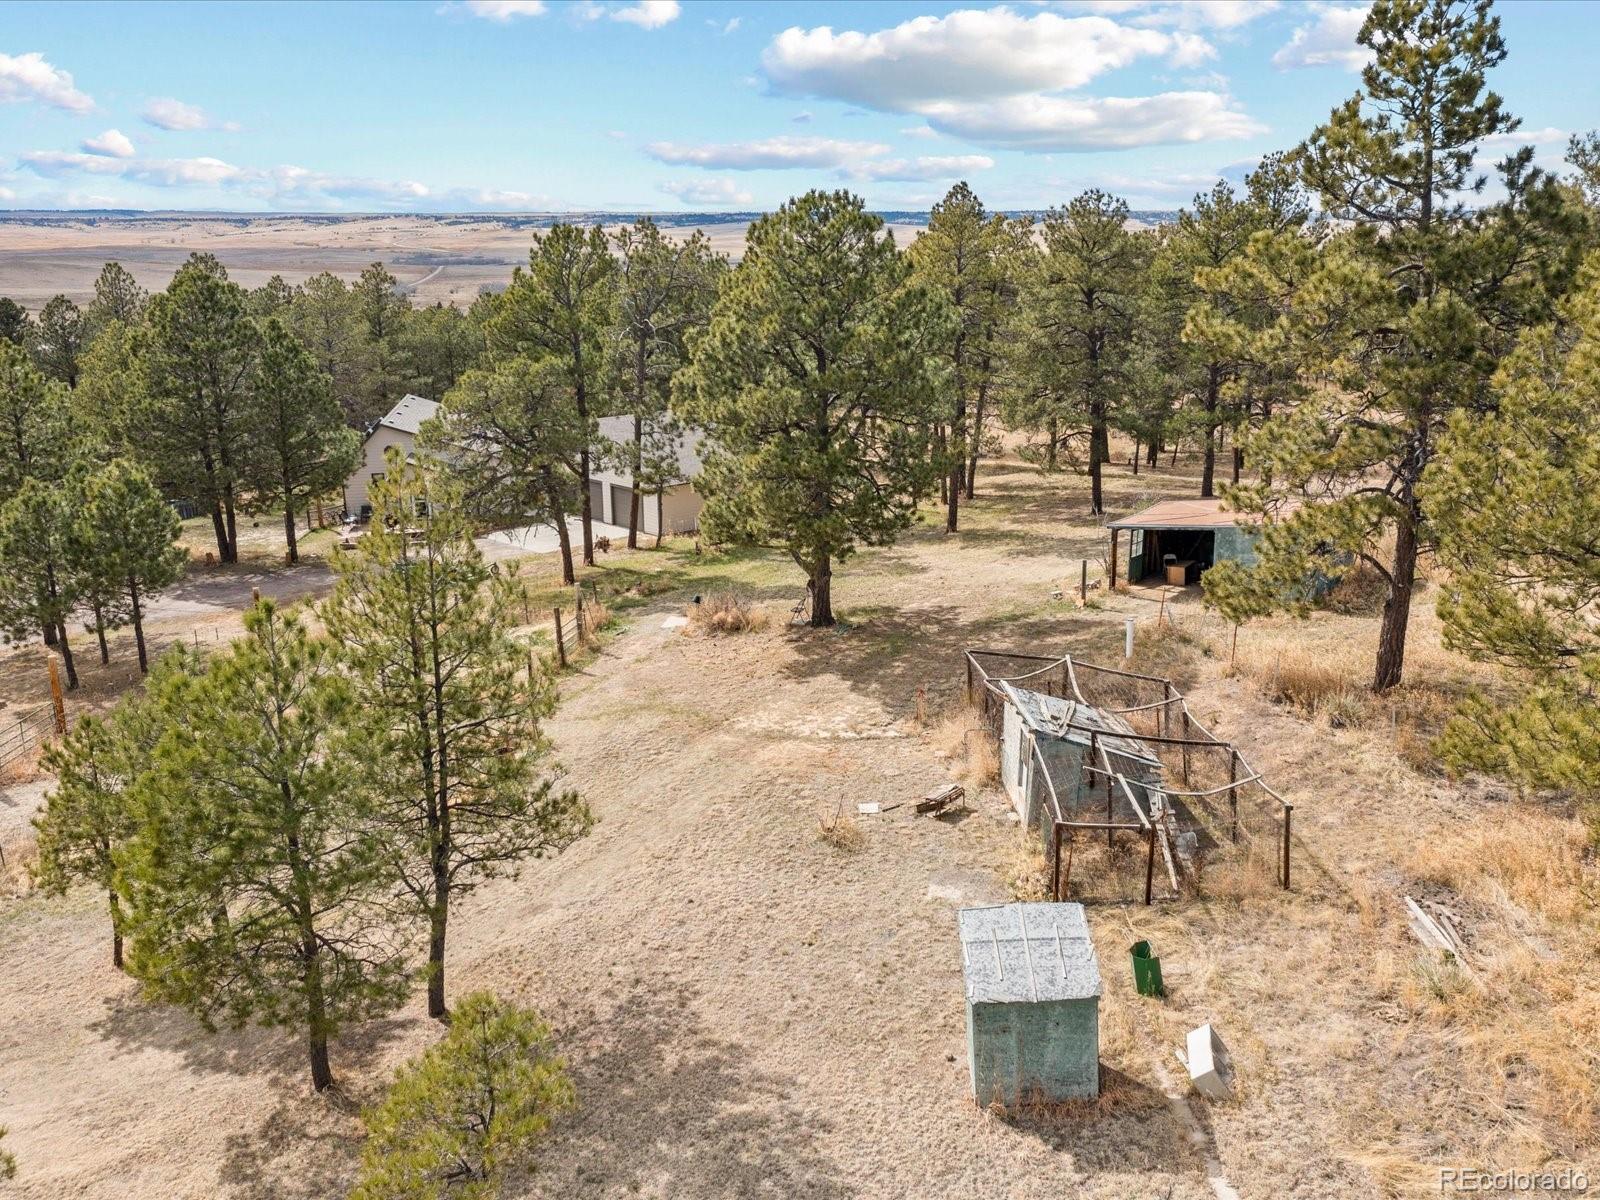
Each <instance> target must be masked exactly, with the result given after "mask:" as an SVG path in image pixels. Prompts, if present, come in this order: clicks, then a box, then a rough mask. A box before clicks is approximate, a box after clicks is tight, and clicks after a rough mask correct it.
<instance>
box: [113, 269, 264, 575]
mask: <svg viewBox="0 0 1600 1200" xmlns="http://www.w3.org/2000/svg"><path fill="white" fill-rule="evenodd" d="M149 326H150V340H149V346H148V350H147V352H146V354H145V355H144V362H145V365H146V370H147V373H148V374H147V378H148V389H149V394H148V399H147V401H146V403H145V404H144V405H143V406H142V409H141V413H140V416H139V418H138V419H137V422H136V436H137V437H138V438H139V440H140V443H141V444H142V445H144V446H146V447H148V449H149V452H150V454H151V456H152V458H153V459H154V460H155V462H156V463H157V464H158V469H159V473H160V475H161V477H162V478H163V479H164V480H166V481H168V482H169V483H170V484H171V485H172V486H174V487H176V488H178V489H180V494H184V495H188V496H192V497H193V498H194V499H196V500H199V501H200V502H202V503H203V504H204V505H205V506H206V507H207V508H208V509H209V510H210V513H211V525H212V529H213V532H214V533H215V535H216V539H217V556H218V558H220V559H221V560H222V561H223V562H237V561H238V557H239V526H238V514H237V508H238V503H239V486H240V483H241V481H242V479H243V477H244V472H245V470H246V469H247V466H248V464H249V460H250V451H249V434H250V411H251V405H252V403H253V401H254V398H255V395H254V388H253V376H254V373H255V369H256V362H257V359H258V357H259V354H260V341H261V339H260V335H259V333H258V332H257V330H256V327H255V324H254V323H253V322H252V321H251V320H250V317H249V313H248V311H247V308H246V304H245V294H244V290H243V289H242V288H240V287H239V286H238V285H237V284H234V283H231V282H229V280H228V273H227V272H226V271H224V270H223V269H222V264H221V263H219V262H217V260H216V259H215V258H212V257H211V256H210V255H207V254H193V255H190V256H189V261H188V262H186V263H185V264H184V265H183V266H182V267H180V268H178V272H177V274H176V275H174V276H173V278H172V283H171V285H170V286H169V287H168V288H167V290H166V291H165V292H162V293H161V294H160V295H158V296H155V297H154V298H153V299H152V300H151V301H150V310H149Z"/></svg>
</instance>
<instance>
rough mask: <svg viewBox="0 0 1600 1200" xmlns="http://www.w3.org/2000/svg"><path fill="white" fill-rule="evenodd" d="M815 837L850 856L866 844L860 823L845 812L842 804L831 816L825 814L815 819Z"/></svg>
mask: <svg viewBox="0 0 1600 1200" xmlns="http://www.w3.org/2000/svg"><path fill="white" fill-rule="evenodd" d="M817 836H818V837H819V838H821V839H822V840H823V842H824V843H826V844H827V845H829V846H832V847H833V848H834V849H835V850H843V851H845V852H846V853H850V854H853V853H855V851H857V850H859V849H861V847H863V846H865V845H866V844H867V835H866V834H865V833H864V832H862V829H861V822H860V821H858V820H856V819H855V817H853V816H851V815H850V814H849V813H847V812H845V811H844V805H843V804H842V803H841V804H840V805H839V807H838V808H836V809H834V811H833V812H832V813H831V814H830V813H826V812H825V813H821V814H820V815H819V816H818V817H817Z"/></svg>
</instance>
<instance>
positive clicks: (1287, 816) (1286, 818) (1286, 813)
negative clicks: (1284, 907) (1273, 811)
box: [1283, 804, 1294, 891]
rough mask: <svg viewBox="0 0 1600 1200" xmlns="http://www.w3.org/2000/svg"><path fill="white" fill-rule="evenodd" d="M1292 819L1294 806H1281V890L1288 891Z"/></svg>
mask: <svg viewBox="0 0 1600 1200" xmlns="http://www.w3.org/2000/svg"><path fill="white" fill-rule="evenodd" d="M1293 818H1294V805H1292V804H1285V805H1284V806H1283V890H1284V891H1288V890H1289V824H1290V821H1291V820H1292V819H1293Z"/></svg>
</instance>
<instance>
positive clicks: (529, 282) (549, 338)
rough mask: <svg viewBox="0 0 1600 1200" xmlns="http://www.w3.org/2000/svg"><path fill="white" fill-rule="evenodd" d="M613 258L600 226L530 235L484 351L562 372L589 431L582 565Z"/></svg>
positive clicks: (587, 544)
mask: <svg viewBox="0 0 1600 1200" xmlns="http://www.w3.org/2000/svg"><path fill="white" fill-rule="evenodd" d="M616 276H617V262H616V259H614V258H613V257H612V256H611V247H610V245H609V244H608V242H607V240H606V235H605V230H603V229H601V228H600V226H598V225H596V226H594V227H593V228H591V229H580V228H578V226H576V225H567V224H564V223H560V222H558V223H557V224H555V225H552V226H551V227H550V229H549V232H547V233H544V234H535V235H534V237H533V248H532V250H530V251H529V253H528V269H527V270H526V271H523V270H522V269H521V268H518V269H517V270H516V271H515V272H514V273H513V274H512V277H511V286H510V287H508V288H507V289H506V291H505V293H504V295H502V296H501V297H500V300H499V302H498V303H497V304H496V305H495V313H494V316H493V318H492V319H491V320H490V322H489V326H488V343H489V349H490V351H491V352H493V353H494V354H495V355H496V356H497V357H499V358H502V359H504V358H511V357H514V356H516V355H518V354H521V355H524V356H526V357H528V358H531V359H535V360H543V359H547V358H548V359H551V360H553V361H555V362H557V363H559V364H561V369H562V370H563V371H565V372H566V373H567V385H568V387H569V388H570V389H571V392H572V402H573V405H574V406H575V408H576V409H577V413H578V418H579V420H581V421H582V422H583V424H584V426H585V428H586V429H587V430H588V433H587V436H586V440H585V444H584V447H583V449H582V451H581V452H580V453H579V456H578V476H579V495H578V503H579V506H580V507H579V512H580V514H581V515H582V517H583V563H584V565H585V566H589V567H592V566H594V528H593V526H594V512H593V508H594V505H593V501H592V497H591V495H590V487H589V473H590V468H591V467H592V465H593V461H592V460H593V457H594V456H593V454H592V452H591V449H590V447H591V446H592V445H593V444H594V443H595V441H596V440H597V437H598V426H597V423H596V418H598V417H599V416H600V415H601V413H600V412H598V411H596V405H597V404H598V403H599V402H600V400H601V397H602V396H603V394H604V390H605V366H606V334H607V331H608V330H609V329H610V326H611V319H612V311H613V306H614V304H615V301H616Z"/></svg>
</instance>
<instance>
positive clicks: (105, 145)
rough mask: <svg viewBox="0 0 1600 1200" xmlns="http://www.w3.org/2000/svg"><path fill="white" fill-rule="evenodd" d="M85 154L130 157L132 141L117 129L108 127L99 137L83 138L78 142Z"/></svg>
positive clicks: (132, 150) (132, 151)
mask: <svg viewBox="0 0 1600 1200" xmlns="http://www.w3.org/2000/svg"><path fill="white" fill-rule="evenodd" d="M78 148H79V149H80V150H82V151H83V152H84V153H85V154H103V155H105V156H106V157H108V158H132V157H133V155H134V149H133V143H132V142H131V141H129V140H128V135H127V134H125V133H123V132H122V131H121V130H119V129H108V130H106V131H105V132H104V133H102V134H101V135H100V136H99V137H92V138H85V139H84V140H83V141H81V142H79V143H78Z"/></svg>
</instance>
